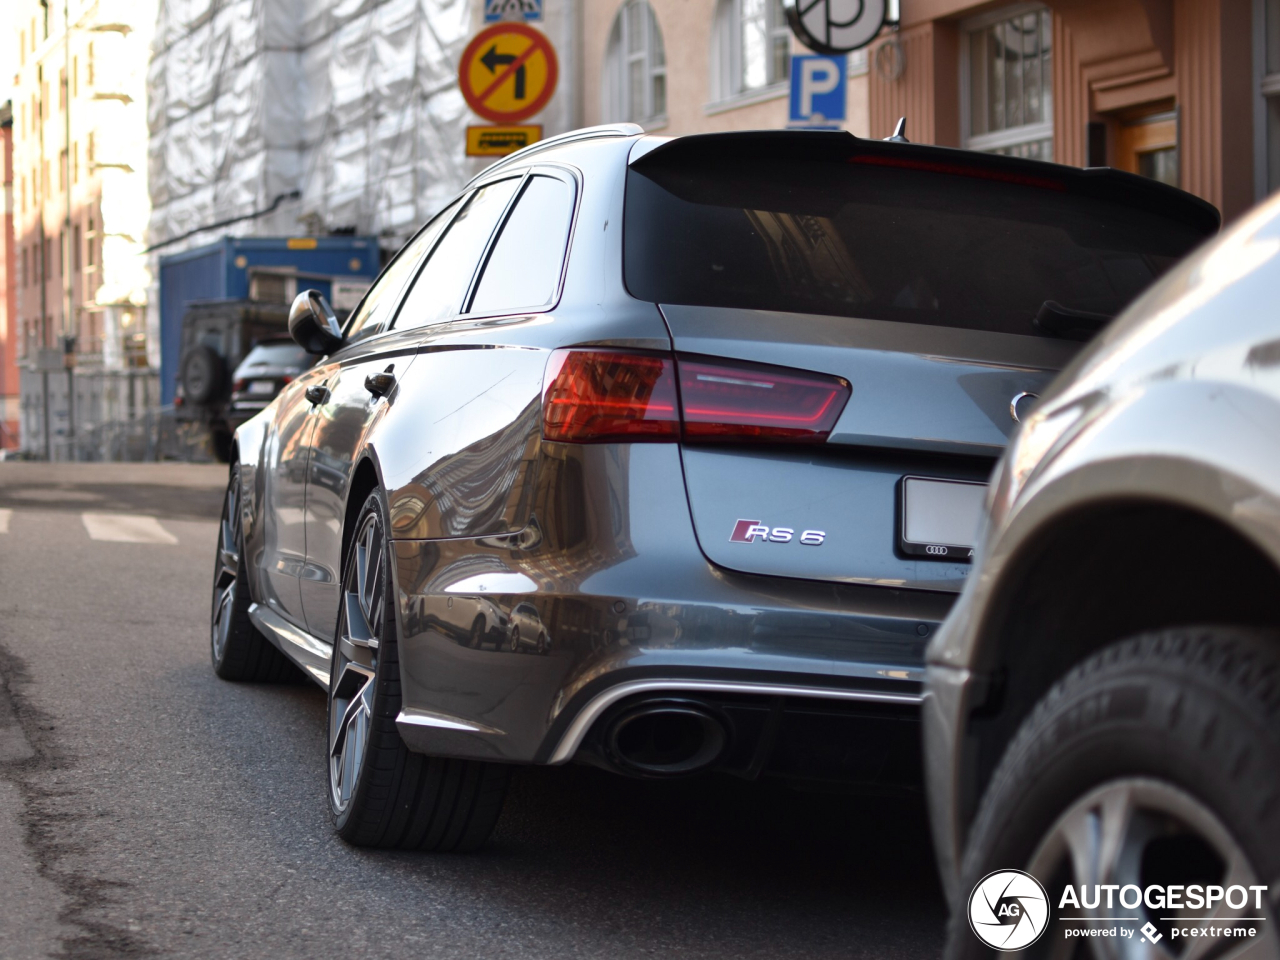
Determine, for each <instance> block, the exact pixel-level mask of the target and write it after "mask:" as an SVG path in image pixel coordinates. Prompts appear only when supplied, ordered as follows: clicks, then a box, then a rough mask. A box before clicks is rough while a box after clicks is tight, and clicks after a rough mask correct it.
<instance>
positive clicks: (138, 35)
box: [10, 0, 155, 457]
mask: <svg viewBox="0 0 1280 960" xmlns="http://www.w3.org/2000/svg"><path fill="white" fill-rule="evenodd" d="M11 10H12V20H11V21H10V25H11V26H10V29H11V30H12V31H13V34H14V37H13V40H14V41H16V46H17V51H18V55H17V64H16V66H17V72H16V74H15V76H14V86H13V89H12V102H13V137H14V147H13V165H14V174H13V183H14V200H13V206H12V209H13V214H14V234H15V236H14V264H15V272H14V281H15V282H14V284H13V286H14V288H15V299H16V309H15V313H16V318H15V321H14V324H13V327H12V338H11V339H12V349H13V350H14V353H15V355H16V358H17V360H18V363H19V365H20V367H21V378H20V379H21V401H20V405H21V411H20V433H21V438H22V446H23V448H25V449H28V450H32V451H34V452H37V453H41V454H44V455H48V456H63V457H66V456H75V455H82V454H81V452H80V448H81V447H83V446H84V445H86V444H88V445H89V446H93V445H94V444H95V443H96V442H97V439H100V438H95V436H94V431H97V430H100V428H101V427H102V425H103V424H104V423H106V422H107V421H110V420H112V419H114V418H115V417H116V416H117V415H118V414H119V412H120V411H121V410H126V409H129V408H133V409H137V408H138V406H139V403H142V405H145V398H142V399H141V400H140V398H139V397H137V396H136V391H137V389H138V384H137V383H136V382H135V381H137V380H138V378H139V376H141V377H142V381H143V382H142V386H143V388H144V389H145V387H146V382H145V380H146V374H145V371H146V370H148V368H149V367H150V366H151V364H150V362H149V360H148V352H149V351H151V350H152V349H153V345H152V344H150V343H149V342H148V336H147V330H146V325H147V321H146V306H147V286H148V283H149V277H148V275H147V271H146V261H145V258H144V257H143V256H142V251H143V248H144V246H145V230H146V225H147V212H148V209H149V202H148V197H147V188H146V62H147V49H148V38H149V37H150V34H151V30H152V26H153V22H154V19H155V8H154V4H153V3H149V2H147V0H74V2H70V0H67V2H64V3H57V4H55V3H41V2H38V0H14V2H13V3H12V4H11ZM139 371H142V373H141V374H140V373H139ZM90 455H92V454H90Z"/></svg>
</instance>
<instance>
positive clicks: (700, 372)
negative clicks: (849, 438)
mask: <svg viewBox="0 0 1280 960" xmlns="http://www.w3.org/2000/svg"><path fill="white" fill-rule="evenodd" d="M677 366H678V367H679V371H680V403H681V412H682V414H683V419H684V438H685V440H688V441H690V442H708V441H750V440H755V441H762V442H770V443H779V442H782V443H795V442H806V441H808V442H821V441H823V440H826V439H827V437H828V436H829V435H830V433H831V430H832V428H833V427H834V426H835V425H836V421H837V420H839V419H840V413H841V412H842V411H843V410H844V405H845V404H846V403H848V401H849V395H850V393H851V392H852V391H851V390H850V388H849V384H848V382H847V381H846V380H842V379H841V378H840V377H829V376H825V375H823V374H819V373H802V372H799V371H794V370H788V371H785V372H784V371H781V370H776V369H774V368H770V367H756V366H748V365H742V366H739V365H737V364H722V363H714V362H707V361H701V360H686V359H683V358H681V359H679V360H678V361H677Z"/></svg>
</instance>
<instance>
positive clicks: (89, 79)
mask: <svg viewBox="0 0 1280 960" xmlns="http://www.w3.org/2000/svg"><path fill="white" fill-rule="evenodd" d="M84 68H85V77H84V82H85V83H87V84H88V85H89V86H91V87H92V86H93V44H92V43H91V44H89V49H88V50H87V51H86V53H85V58H84Z"/></svg>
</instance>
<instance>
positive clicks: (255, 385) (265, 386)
mask: <svg viewBox="0 0 1280 960" xmlns="http://www.w3.org/2000/svg"><path fill="white" fill-rule="evenodd" d="M275 392H276V382H275V381H274V380H250V381H249V393H251V394H252V395H253V396H255V397H261V396H263V395H268V396H269V395H270V394H273V393H275Z"/></svg>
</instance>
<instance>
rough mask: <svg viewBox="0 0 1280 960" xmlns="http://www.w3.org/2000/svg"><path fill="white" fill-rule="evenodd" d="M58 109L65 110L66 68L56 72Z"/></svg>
mask: <svg viewBox="0 0 1280 960" xmlns="http://www.w3.org/2000/svg"><path fill="white" fill-rule="evenodd" d="M58 109H59V110H65V109H67V68H66V67H63V68H62V69H61V70H59V71H58Z"/></svg>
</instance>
